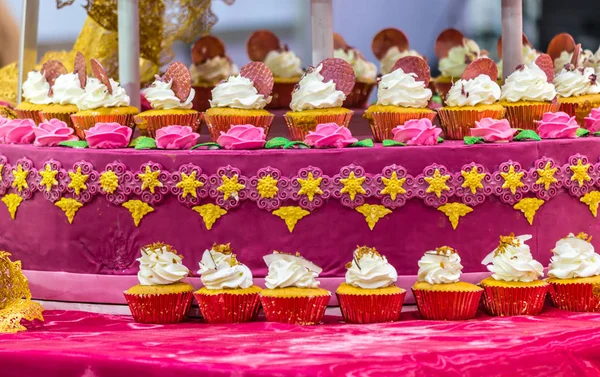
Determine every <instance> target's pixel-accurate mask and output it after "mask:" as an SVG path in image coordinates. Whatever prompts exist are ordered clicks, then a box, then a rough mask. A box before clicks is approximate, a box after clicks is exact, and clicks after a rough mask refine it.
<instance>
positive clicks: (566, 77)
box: [554, 67, 600, 97]
mask: <svg viewBox="0 0 600 377" xmlns="http://www.w3.org/2000/svg"><path fill="white" fill-rule="evenodd" d="M592 75H594V76H595V73H594V69H593V68H590V67H587V68H584V69H583V72H582V71H581V70H579V69H575V70H573V71H570V70H567V69H563V70H562V71H560V73H559V74H558V75H556V76H554V86H555V87H556V92H557V93H558V95H559V96H561V97H577V96H582V95H585V94H598V93H600V82H599V81H598V80H596V79H594V80H592V78H593V76H592Z"/></svg>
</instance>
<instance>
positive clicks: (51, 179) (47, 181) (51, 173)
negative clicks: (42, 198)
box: [39, 164, 58, 191]
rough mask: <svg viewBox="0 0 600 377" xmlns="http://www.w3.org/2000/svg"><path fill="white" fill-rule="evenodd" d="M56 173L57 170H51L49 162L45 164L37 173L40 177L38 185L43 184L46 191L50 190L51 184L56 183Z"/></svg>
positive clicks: (54, 184)
mask: <svg viewBox="0 0 600 377" xmlns="http://www.w3.org/2000/svg"><path fill="white" fill-rule="evenodd" d="M56 174H58V170H53V169H52V167H51V166H50V164H46V167H45V168H44V170H40V171H39V175H40V177H42V180H41V181H40V185H41V186H45V187H46V191H50V190H52V187H53V186H56V185H58V181H57V180H56Z"/></svg>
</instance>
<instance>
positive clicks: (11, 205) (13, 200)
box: [2, 194, 23, 220]
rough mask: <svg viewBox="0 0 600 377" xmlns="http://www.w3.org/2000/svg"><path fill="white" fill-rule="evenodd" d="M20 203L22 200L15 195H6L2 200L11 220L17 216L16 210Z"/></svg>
mask: <svg viewBox="0 0 600 377" xmlns="http://www.w3.org/2000/svg"><path fill="white" fill-rule="evenodd" d="M22 201H23V198H21V197H20V196H19V195H17V194H7V195H5V196H4V197H3V198H2V202H3V203H4V204H6V207H7V208H8V213H10V218H11V219H13V220H14V219H15V217H16V216H17V209H19V206H20V205H21V202H22Z"/></svg>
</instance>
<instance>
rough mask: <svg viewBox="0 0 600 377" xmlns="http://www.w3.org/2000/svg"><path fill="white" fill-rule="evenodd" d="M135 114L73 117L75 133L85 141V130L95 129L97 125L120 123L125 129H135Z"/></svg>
mask: <svg viewBox="0 0 600 377" xmlns="http://www.w3.org/2000/svg"><path fill="white" fill-rule="evenodd" d="M133 116H134V115H133V114H106V115H81V116H79V115H75V114H73V115H71V120H72V121H73V128H74V129H75V133H76V134H77V136H78V137H79V138H80V139H81V140H85V132H84V131H85V130H89V129H90V128H92V127H94V126H95V125H96V123H118V124H120V125H121V126H125V127H131V128H133V127H134V123H133Z"/></svg>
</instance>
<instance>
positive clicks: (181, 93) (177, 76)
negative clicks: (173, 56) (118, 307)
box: [164, 62, 192, 102]
mask: <svg viewBox="0 0 600 377" xmlns="http://www.w3.org/2000/svg"><path fill="white" fill-rule="evenodd" d="M164 81H166V82H169V81H172V83H171V90H172V91H173V93H175V96H176V97H177V98H179V100H181V101H182V102H184V101H185V100H187V98H188V97H189V95H190V92H191V90H192V76H191V74H190V71H189V69H188V67H186V66H185V64H183V63H181V62H173V63H171V64H169V67H167V71H166V72H165V76H164Z"/></svg>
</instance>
